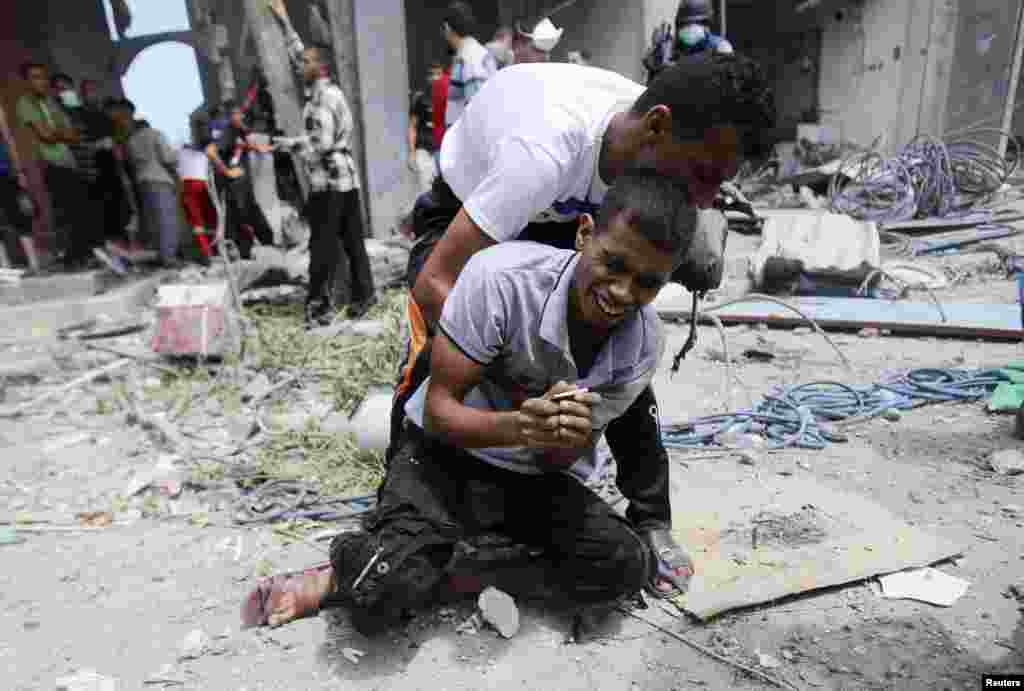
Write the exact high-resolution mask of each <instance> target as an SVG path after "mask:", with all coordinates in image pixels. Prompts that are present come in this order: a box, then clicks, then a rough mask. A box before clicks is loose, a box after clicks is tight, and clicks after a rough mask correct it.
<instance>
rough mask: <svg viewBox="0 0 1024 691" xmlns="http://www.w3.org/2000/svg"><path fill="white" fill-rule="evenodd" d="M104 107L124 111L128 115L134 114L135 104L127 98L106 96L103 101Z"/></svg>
mask: <svg viewBox="0 0 1024 691" xmlns="http://www.w3.org/2000/svg"><path fill="white" fill-rule="evenodd" d="M104 108H106V109H107V110H111V111H118V112H119V111H125V112H126V113H128V114H129V115H134V114H135V104H134V103H132V102H131V101H129V100H128V99H127V98H108V99H107V100H106V102H105V103H104Z"/></svg>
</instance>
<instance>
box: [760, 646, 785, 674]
mask: <svg viewBox="0 0 1024 691" xmlns="http://www.w3.org/2000/svg"><path fill="white" fill-rule="evenodd" d="M754 654H755V655H757V664H758V665H760V666H761V667H764V668H765V669H778V668H779V667H781V666H782V663H781V662H779V660H778V659H777V658H774V657H772V656H771V655H765V654H764V653H762V652H761V651H760V650H755V651H754Z"/></svg>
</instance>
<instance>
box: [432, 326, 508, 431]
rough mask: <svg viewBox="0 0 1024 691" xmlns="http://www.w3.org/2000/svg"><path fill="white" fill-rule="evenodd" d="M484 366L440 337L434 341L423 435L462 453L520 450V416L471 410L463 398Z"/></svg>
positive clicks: (481, 373) (443, 336)
mask: <svg viewBox="0 0 1024 691" xmlns="http://www.w3.org/2000/svg"><path fill="white" fill-rule="evenodd" d="M483 373H484V366H483V365H481V364H480V363H478V362H474V361H473V360H471V359H470V358H468V357H466V356H465V355H464V354H463V353H462V351H460V350H459V349H458V348H456V347H455V345H454V344H453V343H452V342H451V341H450V340H449V339H448V337H447V336H445V335H444V334H443V333H441V334H438V335H437V337H436V338H435V339H434V346H433V349H432V352H431V360H430V384H429V386H428V388H427V399H426V406H425V410H424V413H423V423H424V426H425V427H426V432H428V433H429V434H432V435H436V436H438V437H441V438H442V439H444V440H445V441H446V442H448V443H449V444H452V445H453V446H457V447H459V448H462V449H485V448H492V447H502V446H522V445H523V439H522V436H521V435H520V432H519V413H518V412H504V413H497V412H494V411H489V410H478V409H476V408H470V407H469V406H467V405H465V404H464V403H463V400H464V399H465V397H466V394H467V393H468V392H469V391H470V389H472V388H473V387H474V386H476V385H477V384H479V383H480V380H481V379H482V378H483Z"/></svg>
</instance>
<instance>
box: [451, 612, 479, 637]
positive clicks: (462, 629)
mask: <svg viewBox="0 0 1024 691" xmlns="http://www.w3.org/2000/svg"><path fill="white" fill-rule="evenodd" d="M481 626H483V621H482V620H481V619H480V614H479V613H476V614H474V615H473V616H471V617H470V618H469V619H467V620H466V621H464V622H462V623H461V624H459V625H458V626H456V627H455V631H456V633H461V634H466V635H469V636H475V635H476V634H477V633H479V632H480V627H481Z"/></svg>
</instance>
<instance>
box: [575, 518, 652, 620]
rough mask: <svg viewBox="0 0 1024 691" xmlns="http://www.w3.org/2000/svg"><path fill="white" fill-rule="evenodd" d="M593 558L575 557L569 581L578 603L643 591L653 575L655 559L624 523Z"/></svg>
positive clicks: (638, 537)
mask: <svg viewBox="0 0 1024 691" xmlns="http://www.w3.org/2000/svg"><path fill="white" fill-rule="evenodd" d="M601 552H602V553H601V554H600V555H597V556H596V558H585V559H578V561H577V564H576V566H577V568H575V569H572V571H573V574H572V575H571V576H569V577H570V578H572V581H571V583H570V584H569V587H570V592H572V593H573V595H574V597H575V599H578V600H580V601H581V602H599V601H602V600H614V599H616V598H619V597H623V596H628V595H632V594H634V593H637V592H639V591H640V590H643V588H644V586H646V585H647V584H648V583H649V582H650V579H651V577H652V575H653V569H654V568H655V567H654V559H653V556H652V555H651V550H650V548H649V547H648V546H647V545H646V544H645V543H644V541H643V539H642V538H641V537H640V536H639V535H637V534H636V533H635V532H633V531H632V530H631V529H629V528H628V527H627V526H625V525H623V526H622V530H619V531H616V533H615V536H614V538H613V539H612V540H610V541H609V542H608V543H607V544H606V545H605V546H604V547H603V548H602V550H601Z"/></svg>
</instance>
